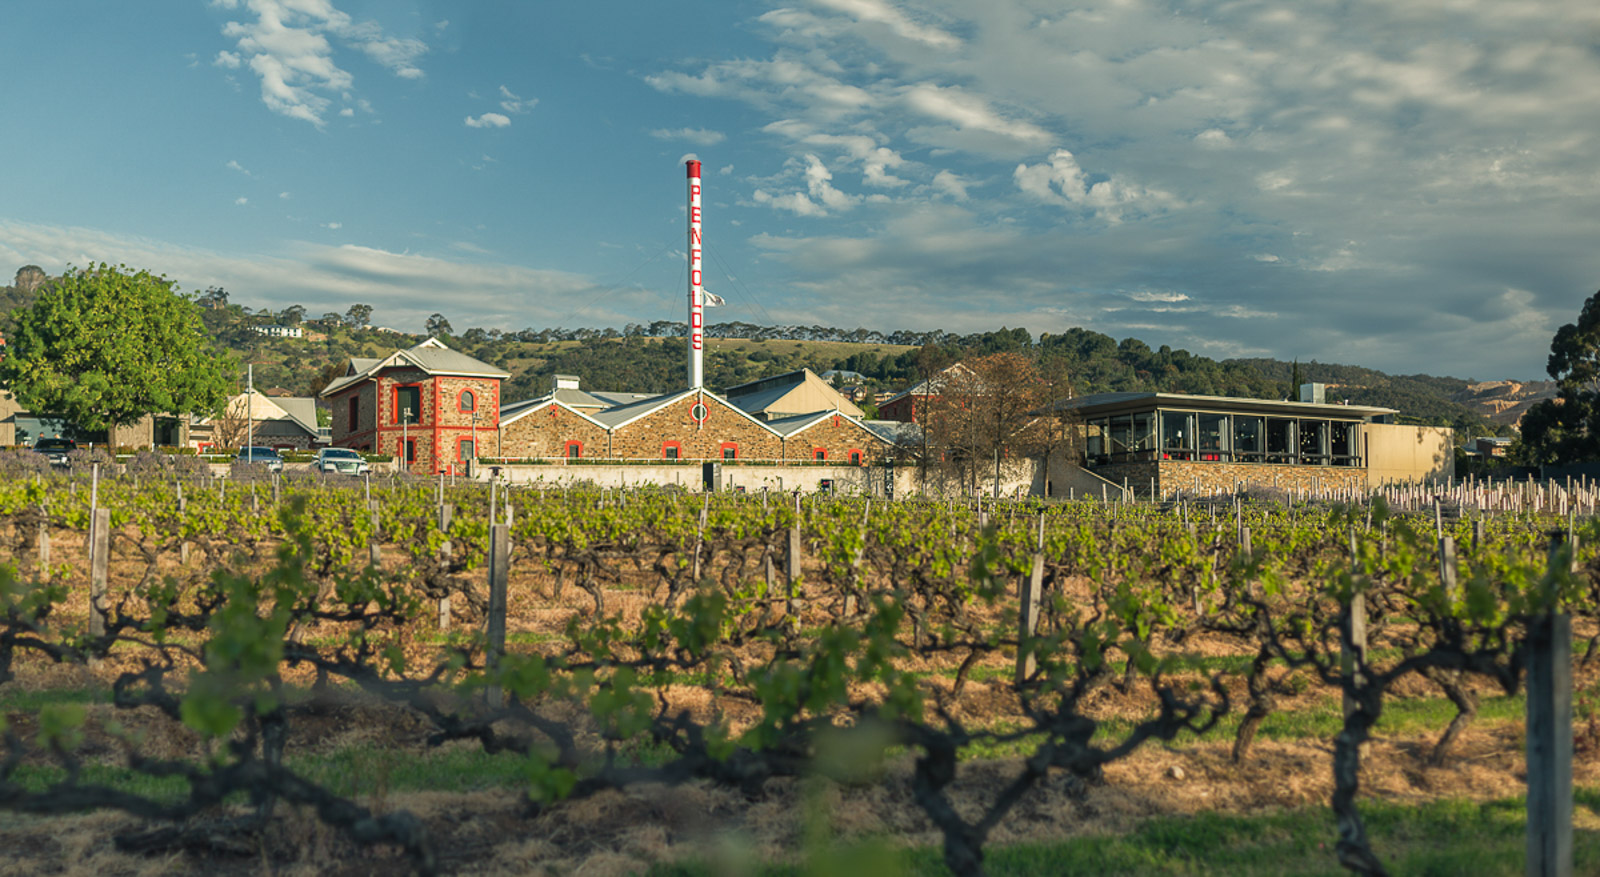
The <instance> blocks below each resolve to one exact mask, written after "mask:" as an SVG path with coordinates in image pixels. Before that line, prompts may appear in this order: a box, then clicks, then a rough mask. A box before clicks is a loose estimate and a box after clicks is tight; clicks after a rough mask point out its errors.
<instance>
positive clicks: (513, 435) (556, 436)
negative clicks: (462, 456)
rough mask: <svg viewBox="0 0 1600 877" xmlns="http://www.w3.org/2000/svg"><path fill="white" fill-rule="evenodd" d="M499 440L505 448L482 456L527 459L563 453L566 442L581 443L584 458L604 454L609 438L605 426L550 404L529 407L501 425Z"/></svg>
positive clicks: (563, 454)
mask: <svg viewBox="0 0 1600 877" xmlns="http://www.w3.org/2000/svg"><path fill="white" fill-rule="evenodd" d="M500 441H501V443H502V445H503V446H504V451H503V452H502V453H499V454H492V455H491V454H487V453H486V454H484V455H483V456H486V457H488V456H498V457H507V458H510V459H529V458H535V457H565V456H566V455H567V450H566V448H567V442H569V441H579V442H582V443H583V450H582V453H581V456H582V457H584V458H592V457H605V456H607V455H608V453H609V447H608V445H609V441H608V437H607V435H606V431H605V427H602V426H600V425H599V424H597V423H593V422H590V421H588V420H585V419H584V418H583V417H580V416H579V415H577V414H574V413H572V412H571V411H568V410H567V409H565V408H562V407H561V406H559V405H555V404H551V405H549V406H547V407H544V408H540V409H539V410H537V411H531V412H529V413H527V414H524V415H523V416H521V417H519V418H517V419H516V420H513V421H511V422H510V423H508V424H506V425H505V426H504V427H502V428H501V432H500Z"/></svg>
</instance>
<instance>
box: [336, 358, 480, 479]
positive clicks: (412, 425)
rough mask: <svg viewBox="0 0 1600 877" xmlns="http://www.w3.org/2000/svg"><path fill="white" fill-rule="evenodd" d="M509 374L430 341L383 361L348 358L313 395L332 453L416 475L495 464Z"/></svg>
mask: <svg viewBox="0 0 1600 877" xmlns="http://www.w3.org/2000/svg"><path fill="white" fill-rule="evenodd" d="M507 377H510V375H509V374H508V373H506V372H505V371H502V370H501V369H498V368H495V367H494V366H492V365H489V364H488V363H486V362H482V361H480V360H477V359H473V358H472V357H470V356H467V355H465V354H462V353H457V352H456V351H454V350H451V349H450V348H449V347H446V346H445V345H444V342H442V341H440V340H438V339H437V338H429V339H428V340H426V341H424V342H422V343H421V344H418V345H417V346H415V347H412V348H410V349H407V350H398V351H395V352H394V353H392V354H390V355H389V356H386V357H384V358H382V359H364V358H358V359H352V360H350V365H349V366H348V367H347V368H346V369H345V374H344V376H343V377H341V378H338V379H337V380H335V381H333V382H332V383H330V384H329V385H328V386H327V387H325V388H323V390H322V392H321V393H320V394H319V395H320V396H321V397H322V398H324V399H327V400H328V402H329V405H330V406H331V407H332V409H333V428H332V440H333V444H334V445H335V446H336V447H341V448H355V449H357V450H363V451H371V452H374V453H379V454H392V455H394V456H395V458H396V459H397V460H404V461H405V462H406V466H407V468H408V469H409V470H410V471H412V472H415V473H418V474H430V475H431V474H433V473H435V472H443V471H450V470H451V469H452V468H454V469H455V470H456V471H462V470H463V469H464V468H465V465H464V464H465V462H466V461H467V460H470V459H473V458H475V457H498V456H500V447H499V444H500V443H499V441H498V436H499V428H500V384H501V382H502V381H503V380H505V379H506V378H507Z"/></svg>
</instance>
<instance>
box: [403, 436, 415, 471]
mask: <svg viewBox="0 0 1600 877" xmlns="http://www.w3.org/2000/svg"><path fill="white" fill-rule="evenodd" d="M400 459H402V460H404V461H405V464H406V465H407V466H411V465H414V464H415V463H416V462H417V440H416V439H414V438H408V439H401V440H400Z"/></svg>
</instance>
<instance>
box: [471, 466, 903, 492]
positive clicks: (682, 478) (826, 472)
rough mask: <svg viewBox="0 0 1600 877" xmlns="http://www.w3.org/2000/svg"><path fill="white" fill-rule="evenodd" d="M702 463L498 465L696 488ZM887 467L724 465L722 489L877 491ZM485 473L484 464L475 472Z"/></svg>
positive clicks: (524, 472) (528, 477)
mask: <svg viewBox="0 0 1600 877" xmlns="http://www.w3.org/2000/svg"><path fill="white" fill-rule="evenodd" d="M703 465H704V464H702V463H680V464H672V463H660V464H655V465H640V464H632V465H625V464H618V465H605V464H583V465H562V464H561V463H559V462H557V463H551V464H546V465H517V464H512V465H509V466H504V467H500V474H501V477H503V478H506V479H508V480H510V482H511V483H513V484H519V485H529V486H535V485H537V486H543V487H561V486H565V485H574V484H592V485H594V486H596V487H608V488H616V487H640V486H651V485H655V486H668V485H675V486H678V487H682V488H683V489H685V490H688V491H692V492H696V493H698V492H700V491H701V490H702V489H703V485H704V470H703V469H702V466H703ZM887 473H888V470H885V469H883V468H881V467H877V466H783V465H775V466H765V465H763V466H727V465H725V466H723V467H722V475H721V479H722V487H721V489H722V491H723V492H728V493H732V492H738V490H739V489H740V488H743V489H744V492H745V493H759V492H760V491H762V490H770V491H776V492H783V493H790V492H793V491H797V490H798V491H800V492H801V493H814V492H816V491H817V490H818V489H819V488H820V486H821V484H822V481H823V480H824V479H829V480H831V481H832V482H833V489H834V492H835V493H846V494H854V495H862V494H866V495H870V496H882V495H883V494H884V482H885V479H886V477H889V476H888V474H887ZM479 476H480V477H483V478H487V477H490V470H489V467H487V466H485V467H483V469H482V470H481V471H480V472H479ZM892 477H894V479H895V484H896V487H895V495H896V496H897V497H900V498H904V497H908V496H911V495H912V494H913V493H914V492H915V489H916V472H915V471H914V470H912V469H907V468H901V469H897V470H894V473H893V476H892Z"/></svg>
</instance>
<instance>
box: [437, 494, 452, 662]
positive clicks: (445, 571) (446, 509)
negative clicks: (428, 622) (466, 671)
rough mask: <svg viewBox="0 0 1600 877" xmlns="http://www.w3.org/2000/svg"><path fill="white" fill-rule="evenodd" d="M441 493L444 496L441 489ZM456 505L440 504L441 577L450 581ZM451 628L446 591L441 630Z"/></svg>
mask: <svg viewBox="0 0 1600 877" xmlns="http://www.w3.org/2000/svg"><path fill="white" fill-rule="evenodd" d="M440 495H441V496H443V490H442V489H441V491H440ZM455 510H456V507H455V506H454V505H451V504H449V503H440V504H439V532H441V533H443V534H444V541H443V542H440V543H439V578H440V579H441V580H442V581H444V582H446V583H448V582H449V576H450V564H451V562H452V560H453V559H454V557H455V547H454V546H453V545H451V544H450V519H451V518H452V517H453V516H454V515H455ZM449 629H450V593H449V592H448V591H446V592H445V595H444V596H443V597H440V598H439V630H441V631H446V630H449Z"/></svg>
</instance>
